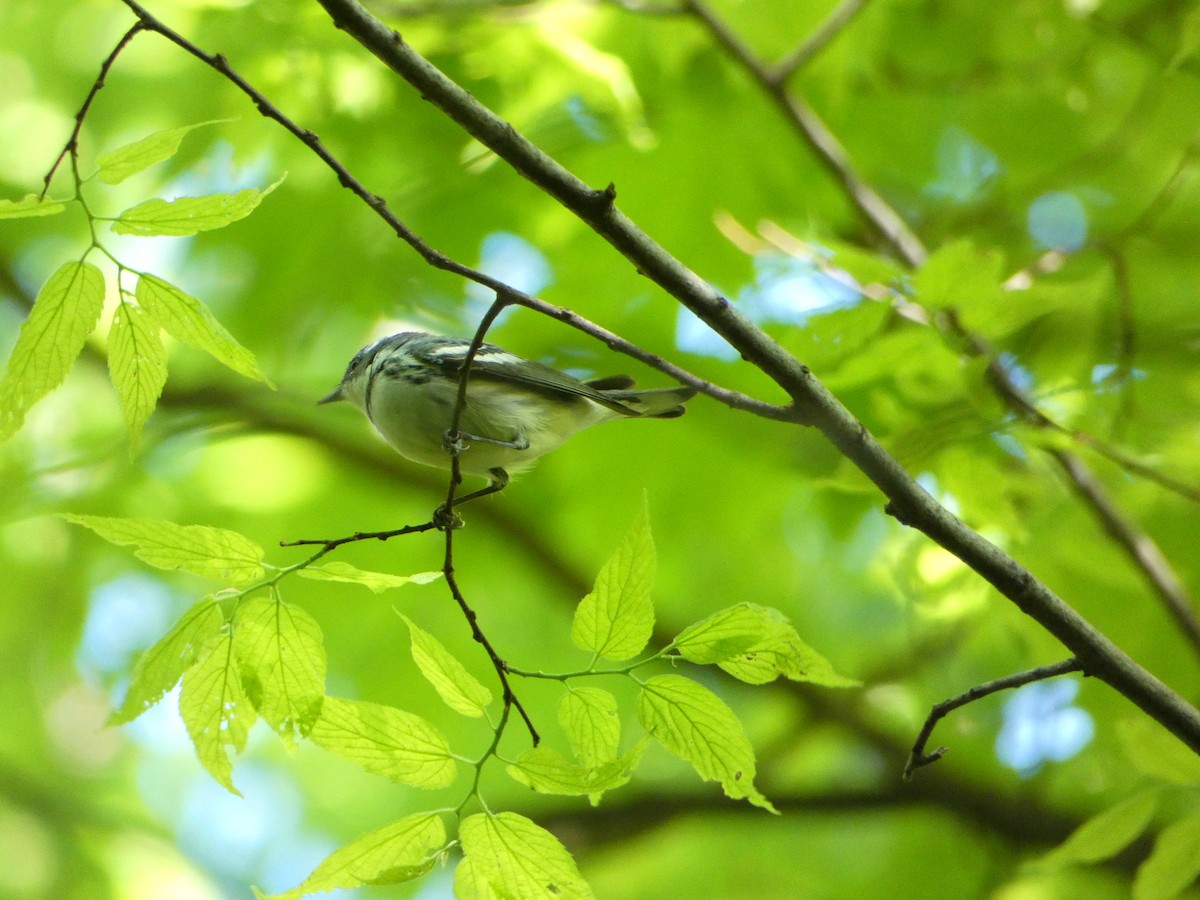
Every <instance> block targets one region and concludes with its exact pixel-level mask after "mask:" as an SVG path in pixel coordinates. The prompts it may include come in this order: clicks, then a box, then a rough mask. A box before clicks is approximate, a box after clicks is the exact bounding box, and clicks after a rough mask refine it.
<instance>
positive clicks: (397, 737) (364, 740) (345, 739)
mask: <svg viewBox="0 0 1200 900" xmlns="http://www.w3.org/2000/svg"><path fill="white" fill-rule="evenodd" d="M309 737H310V738H311V739H312V741H313V742H314V743H316V744H318V745H320V746H321V747H324V748H325V749H326V750H328V751H329V752H330V753H336V754H337V755H338V756H341V757H344V758H345V759H349V760H352V761H353V762H356V763H358V764H359V765H360V766H362V767H363V768H364V769H366V770H367V771H368V772H374V773H375V774H377V775H384V776H386V777H387V778H391V779H392V780H393V781H399V782H401V783H402V784H408V785H412V786H413V787H420V788H440V787H445V786H446V785H448V784H450V783H451V782H452V781H454V776H455V775H456V774H457V769H456V767H455V764H454V758H453V757H452V756H451V755H450V745H449V744H447V743H446V739H445V738H444V737H443V736H442V734H441V732H440V731H438V730H437V729H436V728H434V727H433V726H432V725H430V724H429V723H428V722H426V721H425V720H424V719H422V718H421V717H420V716H415V715H413V714H412V713H408V712H404V711H403V710H399V709H396V708H394V707H391V706H383V705H381V704H378V703H366V702H363V701H356V700H342V699H340V698H338V697H326V698H325V705H324V706H323V707H322V709H321V717H320V718H319V719H317V723H316V725H315V726H313V729H312V732H311V733H310V734H309Z"/></svg>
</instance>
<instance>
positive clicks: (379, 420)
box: [368, 379, 612, 477]
mask: <svg viewBox="0 0 1200 900" xmlns="http://www.w3.org/2000/svg"><path fill="white" fill-rule="evenodd" d="M456 397H457V385H456V384H453V383H449V382H448V383H446V384H444V385H443V384H434V383H432V382H429V383H425V384H421V385H412V384H408V383H405V382H403V381H400V380H394V379H387V380H381V381H380V382H379V383H377V384H376V386H375V390H374V391H373V392H372V395H371V398H370V408H369V411H368V412H369V415H370V417H371V420H372V422H374V424H375V427H376V428H377V429H378V431H379V433H380V434H382V435H383V437H384V439H385V440H386V441H387V442H388V443H389V444H391V445H392V446H393V447H394V448H395V449H396V450H397V452H399V453H400V455H402V456H404V457H405V458H407V459H410V460H412V461H413V462H418V463H422V464H424V465H427V466H435V467H437V468H442V469H448V468H450V454H449V453H448V452H447V451H446V448H445V443H444V440H445V434H446V430H447V429H448V428H449V427H450V419H451V415H452V413H453V410H454V403H455V399H456ZM611 416H612V413H611V411H610V410H607V409H605V408H604V407H602V406H600V405H598V404H596V403H593V402H592V401H590V400H587V399H586V398H583V397H573V398H567V399H564V400H552V399H547V398H546V397H543V396H542V395H540V394H535V393H531V392H525V391H521V390H519V389H517V390H514V388H513V387H512V386H510V385H504V386H497V385H493V384H490V383H487V382H475V383H473V384H471V385H470V387H469V388H468V391H467V406H466V409H464V410H463V415H462V417H461V419H460V421H459V431H460V432H462V433H463V435H464V438H463V442H464V444H465V445H466V449H464V450H463V451H462V452H461V453H460V454H459V463H460V466H461V469H462V472H463V473H464V474H466V475H481V476H485V477H486V476H488V475H489V474H490V470H491V469H494V468H501V469H505V470H506V471H508V472H509V473H515V472H520V471H522V470H524V469H527V468H529V467H530V466H531V465H533V463H534V462H536V461H537V459H538V457H540V456H543V455H545V454H546V453H549V452H550V451H551V450H554V449H556V448H558V447H559V446H561V445H562V444H563V442H564V441H566V440H567V438H569V437H570V436H571V435H573V434H574V433H575V432H577V431H579V430H580V429H583V428H586V427H588V426H589V425H594V424H596V423H597V422H601V421H603V420H604V419H606V418H609V417H611ZM466 435H474V436H475V437H477V438H490V439H492V440H495V441H506V442H511V443H517V444H523V443H525V442H528V447H526V448H525V449H520V450H518V449H516V448H513V447H505V446H501V445H498V444H493V443H488V442H486V441H480V440H472V439H471V437H466Z"/></svg>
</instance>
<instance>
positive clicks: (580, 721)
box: [558, 687, 621, 766]
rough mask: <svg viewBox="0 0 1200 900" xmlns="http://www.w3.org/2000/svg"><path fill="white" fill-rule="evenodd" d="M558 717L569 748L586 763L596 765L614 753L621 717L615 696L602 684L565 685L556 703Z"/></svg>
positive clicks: (618, 742) (615, 754)
mask: <svg viewBox="0 0 1200 900" xmlns="http://www.w3.org/2000/svg"><path fill="white" fill-rule="evenodd" d="M558 721H559V724H561V725H562V727H563V729H564V730H565V731H566V732H567V740H568V741H570V743H571V750H572V751H573V752H574V753H575V755H576V756H577V757H579V759H580V761H581V762H582V763H583V764H584V765H585V766H599V765H602V764H604V763H606V762H608V761H609V760H612V759H615V758H616V756H617V748H618V747H619V746H620V743H621V717H620V716H619V715H618V714H617V698H616V697H614V696H613V695H612V694H610V693H609V692H608V691H606V690H604V689H603V688H592V687H580V688H570V687H569V688H568V689H567V692H566V693H565V694H563V698H562V700H561V701H559V704H558Z"/></svg>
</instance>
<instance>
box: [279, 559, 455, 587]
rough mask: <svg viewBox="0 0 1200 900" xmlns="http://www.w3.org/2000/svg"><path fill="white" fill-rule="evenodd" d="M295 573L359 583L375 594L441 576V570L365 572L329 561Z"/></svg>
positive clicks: (315, 577) (318, 578)
mask: <svg viewBox="0 0 1200 900" xmlns="http://www.w3.org/2000/svg"><path fill="white" fill-rule="evenodd" d="M296 574H297V575H300V576H303V577H304V578H311V579H313V580H314V581H343V582H346V583H348V584H361V585H363V586H364V587H368V588H370V589H371V590H372V591H374V592H375V593H376V594H382V593H383V592H384V591H386V590H388V588H397V587H404V585H406V584H409V583H410V582H411V583H412V584H429V582H431V581H435V580H436V579H438V578H441V577H442V573H441V572H418V573H417V574H415V575H388V574H387V573H385V572H367V571H365V570H364V569H359V568H357V567H355V566H352V565H350V563H344V562H331V563H325V564H324V565H320V566H306V567H305V568H303V569H297V570H296Z"/></svg>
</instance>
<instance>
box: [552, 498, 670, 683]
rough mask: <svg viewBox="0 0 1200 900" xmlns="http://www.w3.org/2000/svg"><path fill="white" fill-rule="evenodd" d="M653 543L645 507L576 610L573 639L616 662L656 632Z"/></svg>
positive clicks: (577, 643)
mask: <svg viewBox="0 0 1200 900" xmlns="http://www.w3.org/2000/svg"><path fill="white" fill-rule="evenodd" d="M654 570H655V555H654V540H653V538H652V537H651V535H650V513H649V510H648V509H646V508H645V507H643V509H642V513H641V515H639V516H638V518H637V521H636V522H634V524H633V527H632V528H631V529H630V531H629V533H628V534H627V535H626V536H625V538H624V540H622V541H621V544H620V546H619V547H617V552H616V553H614V554H613V556H612V557H611V558H610V559H609V560H608V562H606V563H605V564H604V565H603V566H602V567H601V569H600V574H599V575H597V576H596V584H595V586H594V587H593V588H592V592H591V593H590V594H588V595H587V596H586V597H584V598H583V599H582V600H581V601H580V602H579V606H578V607H576V609H575V620H574V623H573V624H572V626H571V640H572V641H574V642H575V646H576V647H579V648H580V649H581V650H590V651H591V652H593V653H595V654H597V655H599V656H603V657H605V658H606V659H611V660H616V661H620V660H625V659H629V658H630V657H632V656H635V655H637V654H638V653H639V652H640V651H641V650H642V648H643V647H645V646H646V641H648V640H649V639H650V633H651V632H652V631H653V630H654V604H653V603H652V601H651V599H650V594H651V591H652V590H653V588H654Z"/></svg>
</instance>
